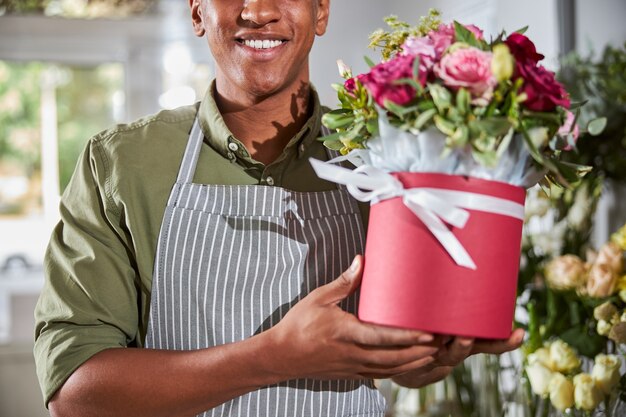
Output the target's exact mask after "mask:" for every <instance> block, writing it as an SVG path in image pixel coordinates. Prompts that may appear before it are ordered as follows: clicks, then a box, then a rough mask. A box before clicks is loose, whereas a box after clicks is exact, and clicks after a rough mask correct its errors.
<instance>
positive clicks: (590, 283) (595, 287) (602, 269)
mask: <svg viewBox="0 0 626 417" xmlns="http://www.w3.org/2000/svg"><path fill="white" fill-rule="evenodd" d="M598 257H599V255H598ZM616 283H617V274H616V273H615V272H613V270H612V269H611V267H610V266H609V265H607V264H603V263H598V262H596V263H595V264H593V266H592V267H591V270H590V271H589V276H588V277H587V293H588V294H589V296H590V297H595V298H603V297H608V296H609V295H611V294H613V293H614V292H615V285H616Z"/></svg>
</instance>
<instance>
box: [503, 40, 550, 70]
mask: <svg viewBox="0 0 626 417" xmlns="http://www.w3.org/2000/svg"><path fill="white" fill-rule="evenodd" d="M504 43H505V44H506V46H508V47H509V49H510V50H511V53H512V54H513V56H514V57H515V60H516V61H517V62H527V61H530V62H532V63H533V64H536V63H537V62H539V61H541V60H542V59H543V58H544V56H543V55H541V54H538V53H537V48H535V44H534V43H532V41H531V40H530V39H528V38H527V37H526V36H524V35H522V34H521V33H511V34H510V35H509V37H508V38H506V40H505V41H504Z"/></svg>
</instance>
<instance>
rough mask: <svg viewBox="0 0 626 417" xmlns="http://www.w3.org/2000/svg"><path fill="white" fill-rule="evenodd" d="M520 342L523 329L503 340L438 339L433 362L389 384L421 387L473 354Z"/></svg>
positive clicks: (503, 349) (497, 350) (493, 351)
mask: <svg viewBox="0 0 626 417" xmlns="http://www.w3.org/2000/svg"><path fill="white" fill-rule="evenodd" d="M523 340H524V330H522V329H516V330H514V331H513V333H512V334H511V336H510V337H509V338H508V339H507V340H482V339H478V340H474V339H471V338H467V337H455V338H452V337H449V336H448V337H445V336H444V337H441V339H440V341H439V343H440V344H441V346H440V348H439V351H438V353H437V354H436V358H435V361H434V362H433V363H432V364H430V365H428V366H426V367H422V368H419V369H416V370H414V371H409V372H407V373H405V374H402V375H397V376H395V377H393V378H392V379H393V381H394V382H395V383H396V384H398V385H402V386H404V387H408V388H421V387H424V386H426V385H429V384H432V383H435V382H437V381H441V380H442V379H444V378H445V377H447V376H448V375H450V373H451V372H452V370H453V369H454V367H455V366H457V365H459V364H460V363H461V362H463V361H464V360H465V359H467V358H468V357H469V356H471V355H475V354H477V353H490V354H495V355H499V354H502V353H505V352H510V351H513V350H515V349H517V348H519V347H520V346H521V344H522V341H523Z"/></svg>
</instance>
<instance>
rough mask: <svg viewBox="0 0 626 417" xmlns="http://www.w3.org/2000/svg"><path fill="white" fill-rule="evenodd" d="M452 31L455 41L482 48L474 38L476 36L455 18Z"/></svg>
mask: <svg viewBox="0 0 626 417" xmlns="http://www.w3.org/2000/svg"><path fill="white" fill-rule="evenodd" d="M454 33H455V40H456V42H462V43H466V44H468V45H470V46H474V47H476V48H482V45H481V44H480V42H479V41H478V39H476V36H474V34H473V33H472V31H471V30H469V29H468V28H466V27H465V26H463V25H462V24H460V23H459V22H457V21H456V20H455V21H454Z"/></svg>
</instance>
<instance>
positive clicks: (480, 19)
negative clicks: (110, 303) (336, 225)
mask: <svg viewBox="0 0 626 417" xmlns="http://www.w3.org/2000/svg"><path fill="white" fill-rule="evenodd" d="M431 7H436V8H438V9H439V10H441V11H442V12H443V18H444V20H451V19H456V20H459V21H460V22H462V23H474V24H476V25H478V26H480V27H481V28H483V29H484V30H485V32H486V34H487V37H488V36H489V35H495V34H497V33H498V32H499V31H500V30H501V29H505V30H507V31H508V32H512V31H514V30H516V29H519V28H522V27H524V26H526V25H528V26H529V29H528V32H527V35H528V36H529V37H530V38H531V39H532V40H534V41H535V43H536V45H537V49H538V50H539V51H540V52H541V53H543V54H544V55H546V65H547V66H548V67H549V68H551V69H553V70H555V71H558V70H559V69H560V68H561V66H562V60H561V59H562V57H563V56H564V55H566V54H568V53H577V54H578V57H582V58H580V59H583V58H585V59H590V60H593V59H596V58H598V57H600V56H601V54H602V51H603V50H604V49H605V48H606V47H607V46H611V45H612V46H613V47H615V48H621V47H623V45H624V41H626V24H624V22H625V21H626V1H625V0H595V1H593V2H591V1H588V0H587V1H586V0H576V1H574V0H526V1H523V2H512V1H503V0H501V1H497V0H419V1H418V0H385V1H382V0H334V1H333V2H332V15H331V23H330V28H329V31H328V33H327V35H326V36H324V37H322V38H320V39H318V41H317V43H316V45H315V48H314V51H313V54H312V57H311V70H312V78H313V82H314V84H315V85H316V86H317V89H318V90H319V92H320V95H321V97H322V101H323V103H324V104H326V105H328V106H330V107H333V106H335V104H336V99H335V95H334V92H333V90H332V89H331V88H330V85H331V84H332V83H334V82H339V80H340V79H339V75H338V73H337V70H336V64H335V61H336V60H337V59H339V58H341V59H343V60H344V61H345V62H346V63H347V64H348V65H350V66H352V67H353V69H354V71H355V72H363V71H365V69H366V65H365V63H364V60H363V56H364V55H369V56H371V57H373V58H378V57H377V56H376V52H374V51H371V50H367V48H366V46H367V43H368V42H367V37H368V35H369V33H371V32H372V31H374V30H375V29H377V28H379V27H382V26H383V21H382V19H383V17H385V16H388V15H391V14H396V15H398V16H400V17H401V18H402V19H403V20H406V21H408V22H410V23H416V22H417V21H418V19H419V17H420V16H422V15H425V14H427V13H428V10H429V8H431ZM574 56H575V55H574ZM571 57H572V55H570V59H575V58H571ZM213 73H214V63H213V61H212V57H211V55H210V52H209V50H208V48H207V46H206V43H205V41H204V39H198V38H195V37H194V35H193V32H192V29H191V25H190V19H189V16H188V10H187V1H184V0H0V416H2V417H36V416H40V415H41V416H43V415H47V412H46V410H45V409H44V408H43V406H42V401H41V394H40V392H39V388H38V385H37V382H36V377H35V371H34V361H33V359H32V353H31V350H32V340H33V323H34V321H33V308H34V305H35V302H36V300H37V297H38V294H39V291H40V289H41V287H42V283H43V274H42V260H43V253H44V250H45V247H46V244H47V240H48V237H49V234H50V231H51V229H52V227H53V226H54V224H55V223H56V222H57V218H58V212H57V207H58V202H59V196H60V195H61V193H62V192H63V190H64V188H65V186H66V184H67V182H68V180H69V178H70V176H71V175H72V172H73V169H74V165H75V163H76V160H77V157H78V155H79V153H80V152H81V150H82V148H83V147H84V145H85V143H86V141H87V140H88V139H89V138H90V137H91V136H92V135H94V134H95V133H97V132H98V131H100V130H102V129H105V128H107V127H109V126H111V125H113V124H116V123H124V122H129V121H132V120H133V119H135V118H138V117H140V116H143V115H145V114H150V113H154V112H157V111H158V110H159V109H163V108H173V107H177V106H180V105H184V104H190V103H193V102H195V101H197V100H199V99H200V98H201V97H202V95H203V94H204V91H205V89H206V88H207V86H208V85H209V83H210V81H211V79H212V78H213ZM622 76H623V74H622ZM622 145H623V147H624V148H626V144H625V143H622ZM623 163H626V162H623ZM625 198H626V192H625V191H624V186H623V185H620V183H619V182H613V183H611V182H610V181H609V182H608V183H607V185H605V192H604V193H603V197H602V199H601V201H599V202H598V210H597V211H596V213H595V215H594V216H595V217H594V219H595V222H594V228H593V231H592V239H594V240H595V241H597V242H603V241H605V240H606V239H607V237H608V235H609V233H610V231H612V230H614V229H615V228H616V226H617V225H618V224H619V222H621V221H623V220H624V218H623V216H622V217H621V218H620V215H621V214H620V213H622V211H626V210H624V209H626V205H625V204H624V202H625V201H626V200H625Z"/></svg>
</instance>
